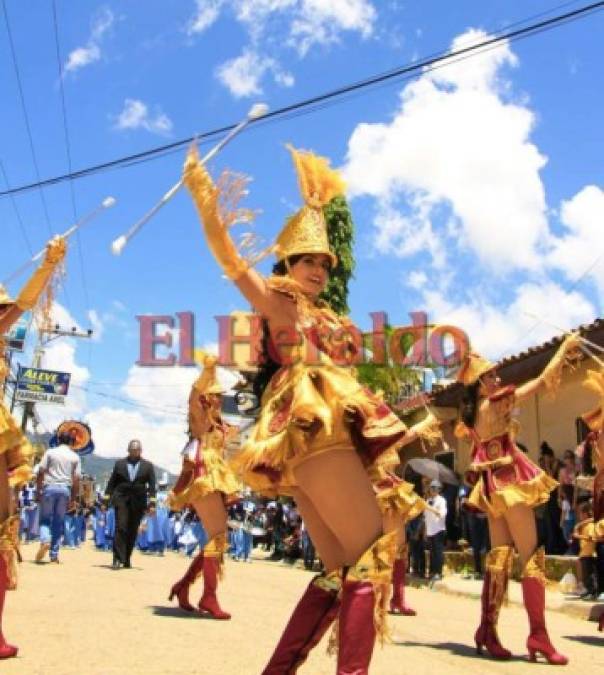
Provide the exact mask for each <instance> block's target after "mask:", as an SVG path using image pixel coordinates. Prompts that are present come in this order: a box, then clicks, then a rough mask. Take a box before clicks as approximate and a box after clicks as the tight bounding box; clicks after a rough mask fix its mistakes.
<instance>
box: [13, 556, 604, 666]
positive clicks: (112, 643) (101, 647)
mask: <svg viewBox="0 0 604 675" xmlns="http://www.w3.org/2000/svg"><path fill="white" fill-rule="evenodd" d="M36 549H37V547H36V546H31V545H30V546H25V547H23V554H24V558H25V560H24V562H23V564H22V565H21V566H20V569H21V587H20V589H19V590H18V591H16V592H13V593H9V595H8V602H7V609H6V612H5V625H4V628H5V634H6V636H7V638H8V639H9V640H14V642H16V643H17V644H18V645H19V646H20V653H19V657H18V658H17V659H12V660H10V661H6V662H3V663H2V666H1V670H2V673H3V674H4V673H6V674H11V675H12V674H19V675H24V674H26V673H27V674H28V675H76V674H77V675H114V674H115V675H117V674H118V673H119V674H120V675H126V674H127V675H132V674H137V673H141V675H142V674H145V675H155V674H157V675H160V674H161V675H177V674H178V675H181V674H182V675H185V674H186V675H190V674H192V673H198V674H208V675H210V674H212V675H231V674H232V675H248V674H249V675H259V673H260V672H261V670H262V667H263V665H264V663H265V661H266V659H267V657H268V655H269V654H270V652H271V649H272V647H273V646H274V644H275V643H276V641H277V639H278V637H279V635H280V632H281V630H282V628H283V626H284V624H285V622H286V620H287V618H288V616H289V613H290V611H291V609H292V607H293V606H294V604H295V602H296V600H297V598H298V597H299V595H300V594H301V592H302V590H303V588H304V587H305V585H306V584H307V583H308V580H309V579H310V574H309V573H307V572H305V571H303V570H299V569H292V568H289V567H286V566H283V565H281V564H275V563H268V562H263V561H260V560H256V561H254V562H253V563H252V564H245V563H235V562H229V563H228V564H227V573H226V578H225V581H224V583H223V585H222V587H221V592H220V600H221V602H222V603H223V605H224V608H225V609H227V610H229V611H231V612H232V613H233V620H232V621H230V622H217V621H211V620H207V619H203V618H201V617H192V616H190V615H187V614H184V613H182V612H180V611H179V610H178V609H176V608H175V607H174V606H171V605H170V603H168V602H167V599H166V598H167V595H168V589H169V587H170V584H171V582H172V581H173V580H174V579H176V578H177V577H178V576H179V575H180V574H181V573H182V572H183V571H184V569H185V567H186V565H187V560H186V559H184V558H183V557H181V556H178V555H175V554H169V555H167V556H166V557H165V558H158V557H150V556H143V555H140V554H135V560H134V564H135V568H134V569H132V570H121V571H119V572H114V571H112V570H111V569H110V568H109V563H110V562H111V557H110V554H104V553H99V552H96V551H95V550H94V549H93V548H92V547H91V546H90V545H87V547H86V548H85V549H83V550H78V551H63V552H62V564H61V565H59V566H55V565H50V564H46V565H42V566H38V565H35V564H34V563H33V562H31V561H32V559H33V556H34V554H35V551H36ZM199 593H200V590H199V589H197V588H195V589H194V593H193V594H192V597H193V598H194V599H195V600H196V599H197V597H198V594H199ZM409 599H410V602H411V604H412V605H413V606H414V607H415V608H416V609H417V610H418V612H419V615H418V617H416V618H406V617H395V618H393V619H392V620H391V625H392V628H393V632H394V633H395V644H392V645H387V646H386V647H384V648H383V649H380V648H379V647H378V648H376V651H375V656H374V659H373V667H372V670H371V673H372V675H394V674H396V673H401V674H403V673H412V674H413V675H428V674H429V675H437V674H438V675H441V674H443V673H452V674H453V673H468V674H470V673H477V674H478V673H485V672H488V673H531V675H532V674H533V673H535V674H538V673H541V672H549V671H547V668H548V667H547V666H545V665H538V666H535V665H533V664H529V663H527V661H526V649H525V647H524V641H525V639H526V632H527V620H526V615H525V613H524V610H523V609H522V608H520V607H517V606H510V607H507V608H504V609H503V610H502V618H501V622H500V635H501V639H502V642H503V643H504V644H505V645H506V646H507V647H509V648H510V649H512V650H513V652H514V654H516V655H517V657H516V658H515V659H514V660H512V661H510V662H508V663H496V662H493V661H490V660H486V659H482V658H479V657H476V656H475V655H474V650H473V647H472V642H471V641H472V636H473V632H474V629H475V627H476V620H477V616H478V612H479V608H478V603H477V601H476V600H472V599H468V598H463V597H455V596H452V595H448V594H445V593H439V592H436V591H430V590H428V589H410V591H409ZM549 627H550V632H551V634H552V636H553V637H554V639H555V642H556V645H557V646H558V647H559V649H560V650H561V651H563V652H564V653H566V654H568V655H569V657H570V659H571V664H570V666H568V667H567V668H566V670H565V671H564V672H566V673H585V674H587V673H594V674H595V673H597V672H599V669H602V672H604V636H603V635H602V634H601V633H598V632H597V630H596V624H595V623H593V622H587V621H583V620H580V619H577V618H575V617H573V616H568V615H565V614H562V613H558V612H551V613H550V614H549ZM334 672H335V661H334V659H332V658H330V657H328V656H327V655H326V654H325V642H324V643H323V644H321V645H320V646H319V647H318V648H317V649H316V650H315V651H314V652H313V654H312V655H311V658H310V659H309V660H308V662H307V664H306V665H305V666H304V667H303V668H302V669H301V670H300V673H301V674H308V675H311V674H312V675H333V673H334Z"/></svg>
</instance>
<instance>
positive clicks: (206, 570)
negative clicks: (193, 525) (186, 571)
mask: <svg viewBox="0 0 604 675" xmlns="http://www.w3.org/2000/svg"><path fill="white" fill-rule="evenodd" d="M225 549H226V537H225V535H222V534H219V535H217V536H216V537H214V538H213V539H212V540H211V541H210V543H209V544H207V545H206V546H205V548H204V553H205V556H204V560H203V595H202V596H201V599H200V601H199V611H200V612H201V613H202V614H206V615H210V616H211V617H212V618H213V619H221V620H227V619H230V618H231V615H230V614H229V613H228V612H225V611H223V610H222V609H221V607H220V605H219V604H218V598H217V597H216V589H217V588H218V578H219V576H220V574H221V570H222V566H223V564H224V552H225Z"/></svg>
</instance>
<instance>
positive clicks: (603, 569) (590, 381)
mask: <svg viewBox="0 0 604 675" xmlns="http://www.w3.org/2000/svg"><path fill="white" fill-rule="evenodd" d="M584 385H585V386H586V387H587V388H588V389H590V390H591V391H593V392H594V393H595V394H597V395H598V396H599V398H600V400H599V405H598V407H597V408H596V409H595V410H592V411H590V412H588V413H587V414H585V415H583V420H584V422H585V423H586V424H587V426H588V427H589V428H590V430H591V432H590V438H589V440H590V441H592V444H591V445H592V449H593V455H594V456H593V457H592V461H593V463H594V464H595V467H596V475H595V477H594V484H593V528H594V535H595V542H596V577H597V593H598V600H602V599H603V597H602V594H604V433H603V432H604V369H602V370H600V371H595V370H589V371H587V377H586V379H585V381H584ZM598 627H599V629H600V630H604V612H602V613H601V614H600V622H599V626H598Z"/></svg>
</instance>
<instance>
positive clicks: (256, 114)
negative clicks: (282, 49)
mask: <svg viewBox="0 0 604 675" xmlns="http://www.w3.org/2000/svg"><path fill="white" fill-rule="evenodd" d="M267 112H268V106H267V105H266V104H265V103H256V104H254V105H253V106H252V107H251V109H250V111H249V112H248V114H247V115H246V117H245V119H244V120H241V122H239V124H238V125H237V126H236V127H234V128H233V129H231V131H230V132H229V133H228V134H227V135H226V136H225V137H224V138H223V139H222V140H221V141H220V142H219V143H218V144H217V145H215V146H214V147H213V148H212V149H211V150H210V151H209V152H208V153H207V154H206V155H205V156H204V157H203V158H202V160H201V163H202V164H206V162H209V161H210V160H211V159H212V157H215V156H216V155H217V154H218V153H219V152H220V151H221V150H222V148H224V146H225V145H226V144H227V143H229V142H230V141H232V140H233V138H235V136H237V134H239V133H241V132H242V131H243V130H244V129H245V127H246V126H247V125H248V124H249V123H250V122H253V121H254V120H257V119H258V118H260V117H263V116H264V115H266V113H267ZM182 186H183V179H182V178H181V179H180V180H179V181H178V183H176V184H175V185H173V186H172V187H171V188H170V189H169V190H168V192H166V194H165V195H164V196H163V197H162V198H161V199H160V200H159V202H157V204H156V205H155V206H154V207H153V208H151V209H150V210H149V211H147V213H145V215H144V216H143V217H142V218H141V219H140V220H138V221H137V222H136V223H134V225H133V226H132V227H131V228H130V229H129V230H128V232H126V234H123V235H122V236H121V237H118V238H117V239H115V240H114V242H113V243H112V244H111V251H112V253H113V255H120V253H121V252H122V251H123V250H124V247H125V246H126V244H127V243H128V242H129V241H130V239H132V237H134V235H135V234H136V233H137V232H138V231H139V230H140V229H141V228H142V227H143V225H145V223H146V222H147V221H149V220H151V218H153V216H154V215H155V214H156V213H157V212H158V211H159V210H160V209H161V208H162V206H164V205H165V204H167V203H168V202H169V201H170V200H171V199H172V197H174V195H175V194H176V193H177V192H178V191H179V190H180V188H181V187H182Z"/></svg>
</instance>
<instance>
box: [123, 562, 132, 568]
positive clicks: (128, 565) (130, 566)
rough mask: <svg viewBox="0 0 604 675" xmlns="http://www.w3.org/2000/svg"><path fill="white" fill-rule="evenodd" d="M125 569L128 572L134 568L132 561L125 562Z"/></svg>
mask: <svg viewBox="0 0 604 675" xmlns="http://www.w3.org/2000/svg"><path fill="white" fill-rule="evenodd" d="M124 567H125V568H126V569H127V570H129V569H131V568H132V565H131V564H130V561H129V560H128V562H125V563H124Z"/></svg>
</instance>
